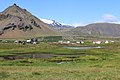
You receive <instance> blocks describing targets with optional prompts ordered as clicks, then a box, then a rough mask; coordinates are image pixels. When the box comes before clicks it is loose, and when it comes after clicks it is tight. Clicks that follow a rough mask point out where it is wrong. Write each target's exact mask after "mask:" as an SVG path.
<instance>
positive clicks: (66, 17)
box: [0, 0, 120, 26]
mask: <svg viewBox="0 0 120 80" xmlns="http://www.w3.org/2000/svg"><path fill="white" fill-rule="evenodd" d="M14 3H16V4H17V5H18V6H20V7H21V8H25V9H27V10H28V11H29V12H31V13H32V14H33V15H35V16H36V17H38V18H45V19H50V20H56V21H57V22H60V23H64V24H70V25H75V26H78V25H80V26H82V25H85V24H90V23H93V22H115V23H120V21H119V20H120V0H0V12H2V11H3V10H4V9H5V8H7V7H8V6H11V5H13V4H14Z"/></svg>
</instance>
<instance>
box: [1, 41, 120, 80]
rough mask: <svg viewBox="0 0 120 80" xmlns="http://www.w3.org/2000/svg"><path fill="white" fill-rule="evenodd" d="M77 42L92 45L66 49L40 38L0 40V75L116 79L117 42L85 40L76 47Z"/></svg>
mask: <svg viewBox="0 0 120 80" xmlns="http://www.w3.org/2000/svg"><path fill="white" fill-rule="evenodd" d="M81 46H82V47H83V46H93V47H94V48H90V49H68V48H64V47H63V46H58V45H51V44H49V43H44V42H43V43H39V44H36V45H33V44H26V45H21V44H15V43H0V59H1V60H0V79H1V80H16V79H17V80H119V79H120V76H119V74H120V43H119V42H115V43H109V44H99V45H97V44H95V45H88V44H87V45H79V46H78V47H81ZM67 47H69V46H67ZM72 47H73V46H72ZM96 47H99V48H96ZM101 47H102V48H101Z"/></svg>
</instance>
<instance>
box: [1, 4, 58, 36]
mask: <svg viewBox="0 0 120 80" xmlns="http://www.w3.org/2000/svg"><path fill="white" fill-rule="evenodd" d="M57 35H59V34H58V33H56V32H55V31H53V30H52V29H50V28H49V25H47V24H46V23H44V22H42V21H41V20H40V19H38V18H37V17H35V16H33V15H32V14H31V13H30V12H28V11H27V10H26V9H22V8H20V7H19V6H17V5H16V4H14V5H12V6H9V7H8V8H7V9H5V10H4V11H3V12H1V13H0V38H29V37H40V36H57Z"/></svg>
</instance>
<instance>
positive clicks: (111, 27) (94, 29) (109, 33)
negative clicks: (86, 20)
mask: <svg viewBox="0 0 120 80" xmlns="http://www.w3.org/2000/svg"><path fill="white" fill-rule="evenodd" d="M67 33H68V34H72V35H82V36H83V35H84V36H97V37H120V24H113V23H93V24H89V25H87V26H83V27H77V28H75V29H72V30H71V31H69V32H67Z"/></svg>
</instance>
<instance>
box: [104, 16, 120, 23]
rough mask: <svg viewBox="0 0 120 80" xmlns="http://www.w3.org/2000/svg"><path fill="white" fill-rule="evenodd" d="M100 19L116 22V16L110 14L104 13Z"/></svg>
mask: <svg viewBox="0 0 120 80" xmlns="http://www.w3.org/2000/svg"><path fill="white" fill-rule="evenodd" d="M102 20H103V22H117V21H118V18H117V17H116V16H115V15H112V14H104V15H103V16H102Z"/></svg>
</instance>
